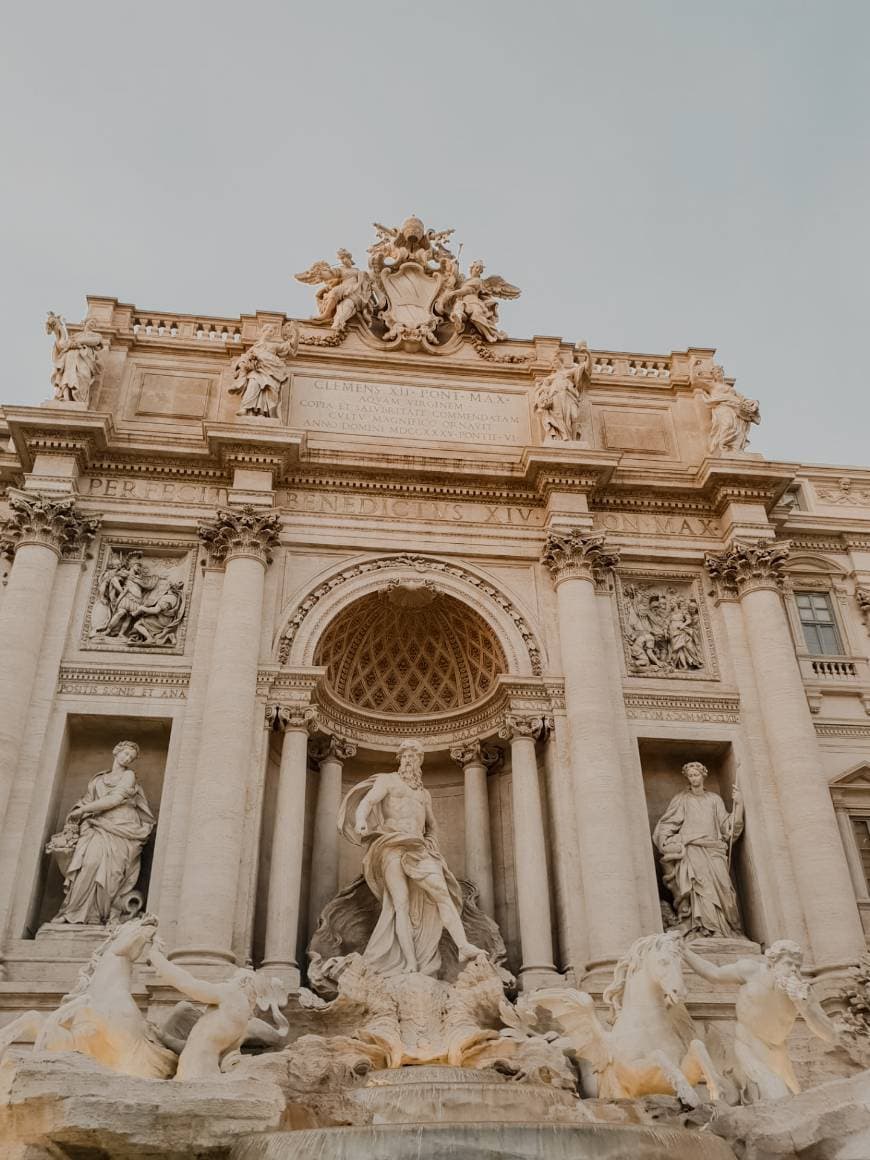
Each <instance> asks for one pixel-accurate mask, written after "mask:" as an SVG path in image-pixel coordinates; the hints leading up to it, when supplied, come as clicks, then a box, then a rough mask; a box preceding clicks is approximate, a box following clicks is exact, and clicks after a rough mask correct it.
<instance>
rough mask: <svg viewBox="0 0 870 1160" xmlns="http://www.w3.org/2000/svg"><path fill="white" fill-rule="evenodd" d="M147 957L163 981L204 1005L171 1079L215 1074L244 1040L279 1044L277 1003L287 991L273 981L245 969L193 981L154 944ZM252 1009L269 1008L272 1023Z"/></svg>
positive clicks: (282, 1022) (282, 1027) (282, 1026)
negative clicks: (225, 976) (221, 978)
mask: <svg viewBox="0 0 870 1160" xmlns="http://www.w3.org/2000/svg"><path fill="white" fill-rule="evenodd" d="M148 961H149V963H150V964H151V966H152V967H153V968H154V970H155V971H156V972H157V974H158V975H159V976H160V978H161V979H162V980H163V982H164V983H166V984H167V985H168V986H170V987H175V989H176V990H177V991H180V992H181V993H182V995H187V997H188V998H189V999H192V1000H193V1001H194V1002H195V1003H205V1004H207V1005H208V1006H209V1008H210V1009H209V1010H208V1011H206V1013H205V1014H204V1015H200V1016H199V1017H198V1018H196V1021H195V1022H194V1023H193V1026H192V1027H190V1029H189V1031H188V1032H187V1035H186V1038H185V1041H184V1043H183V1045H182V1044H179V1045H178V1046H179V1047H180V1054H179V1057H178V1068H177V1070H176V1072H175V1078H176V1079H178V1080H202V1079H213V1078H215V1077H216V1076H219V1075H220V1074H221V1065H222V1063H225V1062H226V1060H227V1057H228V1056H229V1055H230V1054H231V1053H232V1052H234V1051H237V1050H238V1049H239V1048H240V1047H241V1045H242V1044H243V1043H244V1042H246V1041H247V1040H249V1039H254V1040H257V1041H258V1042H265V1043H266V1044H267V1045H269V1046H277V1045H278V1044H280V1043H281V1042H283V1040H284V1037H285V1035H286V1032H287V1029H288V1024H287V1021H286V1019H285V1018H284V1017H283V1016H282V1015H281V1013H280V1006H281V1005H282V1004H283V1003H286V1001H287V995H286V989H285V988H283V986H282V984H281V983H280V982H279V980H277V979H270V978H265V977H262V976H260V975H257V974H256V972H254V971H251V970H247V969H245V968H243V969H241V970H238V971H236V972H234V974H232V975H231V976H230V977H229V978H228V979H226V980H224V981H223V982H209V981H207V980H205V979H198V978H197V977H196V976H195V975H191V974H190V972H189V971H186V970H185V969H184V968H183V967H180V966H179V965H178V964H177V963H172V962H170V961H169V959H167V958H166V956H165V955H164V953H163V951H162V950H161V949H160V946H159V945H157V943H156V942H152V944H151V948H150V951H149V956H148ZM258 1008H259V1009H260V1010H263V1011H265V1010H271V1011H272V1012H273V1017H274V1018H275V1020H276V1024H275V1026H274V1027H272V1026H271V1025H270V1024H267V1023H266V1022H265V1021H264V1020H261V1019H256V1018H255V1017H254V1013H255V1011H256V1010H257V1009H258Z"/></svg>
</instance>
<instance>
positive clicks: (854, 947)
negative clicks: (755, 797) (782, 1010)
mask: <svg viewBox="0 0 870 1160" xmlns="http://www.w3.org/2000/svg"><path fill="white" fill-rule="evenodd" d="M787 558H788V544H785V543H776V542H771V541H759V542H756V543H745V542H740V541H735V542H733V543H732V544H731V545H730V546H729V547H728V549H727V550H726V551H725V552H723V553H721V554H719V555H711V556H708V557H707V560H706V564H707V568H708V570H709V572H710V574H711V575H712V576H713V578H714V579H715V580H716V581H717V582H718V583H719V584H720V586H721V587H722V589H723V590H724V591H725V592H726V593H729V594H731V595H735V594H736V596H737V598H738V599H739V601H740V607H741V612H742V614H743V619H744V623H745V626H746V639H747V642H748V645H749V652H750V656H751V658H752V665H753V668H754V670H755V674H756V682H757V687H758V697H759V702H760V705H761V708H762V711H763V718H764V730H765V733H766V735H767V742H768V749H769V752H770V759H771V764H772V766H773V770H772V772H773V776H774V777H775V779H776V782H777V786H778V789H779V801H780V807H781V809H782V813H783V819H784V821H785V830H786V834H787V837H788V846H789V850H790V852H791V861H792V868H793V871H794V876H795V881H796V882H797V887H798V893H799V894H800V900H801V905H802V906H803V910H804V915H805V917H806V925H807V931H808V933H809V937H810V944H811V950H812V956H813V959H814V961H815V965H816V967H819V966H828V967H834V966H839V965H842V964H844V963H847V962H849V961H851V960H852V959H854V958H855V957H856V956H857V955H859V954H860V953H861V951H862V950H863V947H864V935H863V931H862V928H861V921H860V917H859V915H858V909H857V906H856V904H855V895H854V891H853V889H852V881H851V878H850V875H849V867H848V864H847V862H846V855H845V852H844V850H843V845H842V842H841V841H840V833H839V829H838V827H837V820H836V817H835V815H834V807H833V803H832V801H831V795H830V791H829V789H828V785H827V781H826V779H825V775H824V772H823V768H824V767H823V764H822V760H821V754H820V751H819V745H818V740H817V738H816V732H815V729H814V727H813V722H812V718H811V716H810V711H809V707H808V705H807V699H806V692H805V690H804V685H803V680H802V679H801V673H800V668H799V666H798V661H797V656H796V653H795V647H794V641H793V640H792V636H791V632H790V630H789V625H788V619H787V616H786V612H785V608H784V607H783V603H782V595H781V593H782V589H783V587H784V568H785V563H786V560H787Z"/></svg>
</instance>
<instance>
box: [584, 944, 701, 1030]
mask: <svg viewBox="0 0 870 1160" xmlns="http://www.w3.org/2000/svg"><path fill="white" fill-rule="evenodd" d="M641 979H644V980H645V982H646V983H647V984H648V985H650V984H651V985H652V986H654V987H656V988H657V989H658V990H659V991H660V992H661V995H662V999H663V1001H664V1004H665V1006H666V1007H674V1006H676V1005H678V1004H682V1003H685V1001H686V997H687V994H688V992H687V990H686V984H685V981H684V979H683V957H682V954H681V953H680V938H679V935H677V934H674V933H669V934H649V935H646V936H644V937H643V938H639V939H637V941H636V942H634V943H632V945H631V947H630V949H629V951H628V953H627V954H626V955H625V956H624V957H623V958H621V959H620V960H619V962H618V963H617V965H616V970H615V971H614V975H613V982H612V983H611V984H610V986H609V987H608V988H607V990H606V991H605V992H604V1001H605V1002H606V1003H608V1004H609V1005H610V1008H611V1010H612V1012H613V1014H614V1016H617V1015H618V1014H619V1012H620V1010H621V1009H622V1005H623V1001H624V999H625V995H626V991H627V990H628V989H629V988H630V986H631V984H632V982H633V981H640V980H641Z"/></svg>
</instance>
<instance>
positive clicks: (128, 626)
mask: <svg viewBox="0 0 870 1160" xmlns="http://www.w3.org/2000/svg"><path fill="white" fill-rule="evenodd" d="M186 605H187V599H186V593H185V582H184V580H183V579H182V578H181V576H180V575H179V574H178V567H177V564H176V561H174V560H172V559H167V560H165V561H163V562H162V569H161V571H154V572H152V571H150V570H149V568H147V567H146V566H145V561H144V559H143V553H142V551H141V550H139V549H131V550H130V551H123V550H120V549H110V550H109V555H108V559H107V561H106V564H105V567H104V568H103V571H102V573H101V574H100V576H99V578H98V579H97V588H96V599H95V600H94V604H93V607H92V609H91V615H90V631H89V637H90V639H96V640H104V641H109V640H112V641H118V642H123V643H125V644H127V645H129V646H132V647H140V648H141V647H171V646H175V645H176V644H177V643H178V634H179V629H180V627H181V624H182V622H183V620H184V613H185V610H186Z"/></svg>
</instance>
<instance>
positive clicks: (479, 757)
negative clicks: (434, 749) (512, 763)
mask: <svg viewBox="0 0 870 1160" xmlns="http://www.w3.org/2000/svg"><path fill="white" fill-rule="evenodd" d="M450 756H451V758H452V759H453V760H454V761H455V762H456V764H457V765H461V766H462V768H463V769H465V767H466V765H484V766H486V768H487V769H495V767H496V766H498V765H500V764H501V763H502V761H503V760H504V753H502V751H501V749H499V747H498V746H497V745H484V744H483V743H482V742H481V741H464V742H463V743H462V744H461V745H454V746H453V748H452V749H451V750H450Z"/></svg>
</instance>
